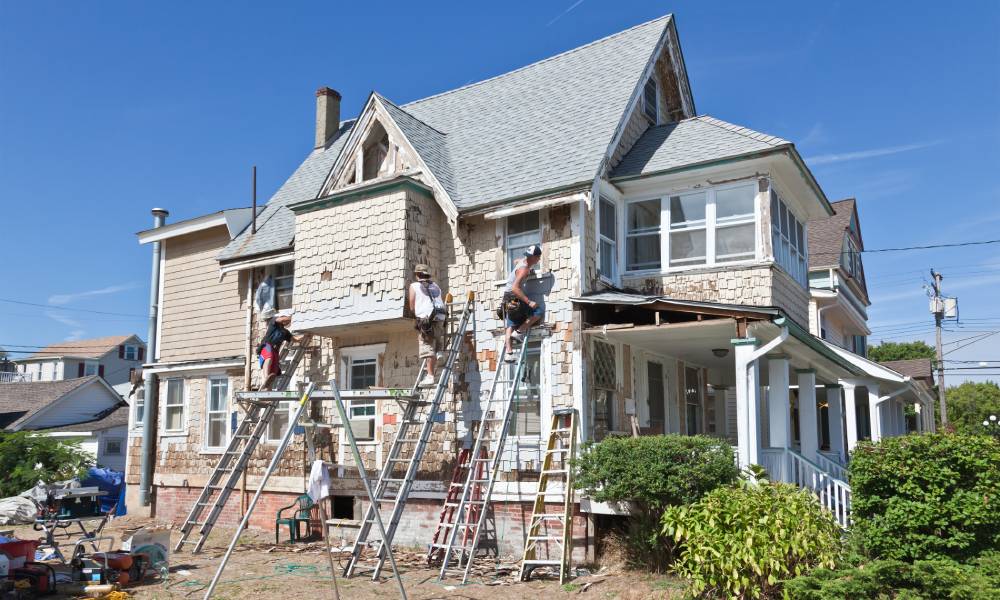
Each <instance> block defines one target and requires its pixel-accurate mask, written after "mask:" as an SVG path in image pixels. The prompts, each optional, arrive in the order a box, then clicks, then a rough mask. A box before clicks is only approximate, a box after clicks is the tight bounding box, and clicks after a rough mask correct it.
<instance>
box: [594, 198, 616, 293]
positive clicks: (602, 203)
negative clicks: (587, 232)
mask: <svg viewBox="0 0 1000 600" xmlns="http://www.w3.org/2000/svg"><path fill="white" fill-rule="evenodd" d="M597 206H598V208H597V211H598V215H597V217H598V225H599V227H598V232H597V233H598V244H599V245H600V247H599V249H598V250H599V254H600V258H601V264H600V271H601V275H603V276H605V277H607V278H608V279H614V278H615V276H616V275H617V273H618V208H617V206H615V203H614V202H612V201H610V200H608V199H607V198H605V197H604V196H601V197H600V200H599V202H598V205H597Z"/></svg>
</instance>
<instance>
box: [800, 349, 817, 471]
mask: <svg viewBox="0 0 1000 600" xmlns="http://www.w3.org/2000/svg"><path fill="white" fill-rule="evenodd" d="M795 373H796V374H797V375H798V380H799V440H800V441H801V446H800V448H799V450H800V451H801V453H802V456H804V457H806V459H808V460H813V461H814V460H816V454H818V453H819V436H818V435H817V433H818V432H817V429H818V428H819V425H818V421H817V419H816V371H814V370H813V369H795Z"/></svg>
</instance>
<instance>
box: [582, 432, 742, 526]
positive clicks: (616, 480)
mask: <svg viewBox="0 0 1000 600" xmlns="http://www.w3.org/2000/svg"><path fill="white" fill-rule="evenodd" d="M575 465H576V468H577V475H576V486H575V487H577V488H578V489H582V490H584V491H585V492H586V493H587V494H588V495H589V496H591V497H592V498H593V499H594V500H596V501H598V502H608V501H613V502H614V501H623V500H631V501H633V502H635V503H636V504H637V505H638V507H639V509H640V510H648V511H662V510H663V509H664V508H665V507H667V506H670V505H673V504H688V503H691V502H694V501H696V500H698V499H699V498H701V497H702V496H704V495H705V494H706V493H708V492H710V491H711V490H713V489H715V488H717V487H719V486H720V485H725V484H728V483H732V482H734V481H736V478H737V476H738V475H739V471H738V469H737V468H736V465H735V462H734V461H733V450H732V448H731V447H730V446H729V444H728V443H726V442H725V441H723V440H719V439H717V438H712V437H708V436H699V435H696V436H684V435H656V436H643V437H629V438H624V437H612V438H607V439H605V440H604V441H601V442H598V443H590V444H587V445H586V446H585V447H584V451H583V452H582V453H581V456H580V457H579V458H578V459H577V460H576V462H575Z"/></svg>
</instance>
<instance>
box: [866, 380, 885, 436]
mask: <svg viewBox="0 0 1000 600" xmlns="http://www.w3.org/2000/svg"><path fill="white" fill-rule="evenodd" d="M865 388H867V389H868V420H869V427H870V428H871V430H872V441H873V442H877V441H879V440H881V439H882V423H883V420H882V411H881V406H880V405H879V401H878V399H879V395H878V384H877V383H875V382H874V381H867V382H865Z"/></svg>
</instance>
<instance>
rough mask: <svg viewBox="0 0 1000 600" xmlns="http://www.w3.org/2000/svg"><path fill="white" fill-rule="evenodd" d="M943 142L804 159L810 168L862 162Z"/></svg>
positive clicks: (937, 141) (888, 147)
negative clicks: (854, 161)
mask: <svg viewBox="0 0 1000 600" xmlns="http://www.w3.org/2000/svg"><path fill="white" fill-rule="evenodd" d="M944 141H945V140H934V141H931V142H921V143H918V144H905V145H902V146H887V147H885V148H873V149H871V150H859V151H857V152H842V153H839V154H820V155H819V156H813V157H810V158H807V159H806V162H807V163H809V165H810V166H816V165H828V164H832V163H839V162H845V161H849V160H864V159H866V158H876V157H879V156H890V155H892V154H899V153H901V152H910V151H913V150H920V149H922V148H930V147H931V146H937V145H938V144H941V143H944Z"/></svg>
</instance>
